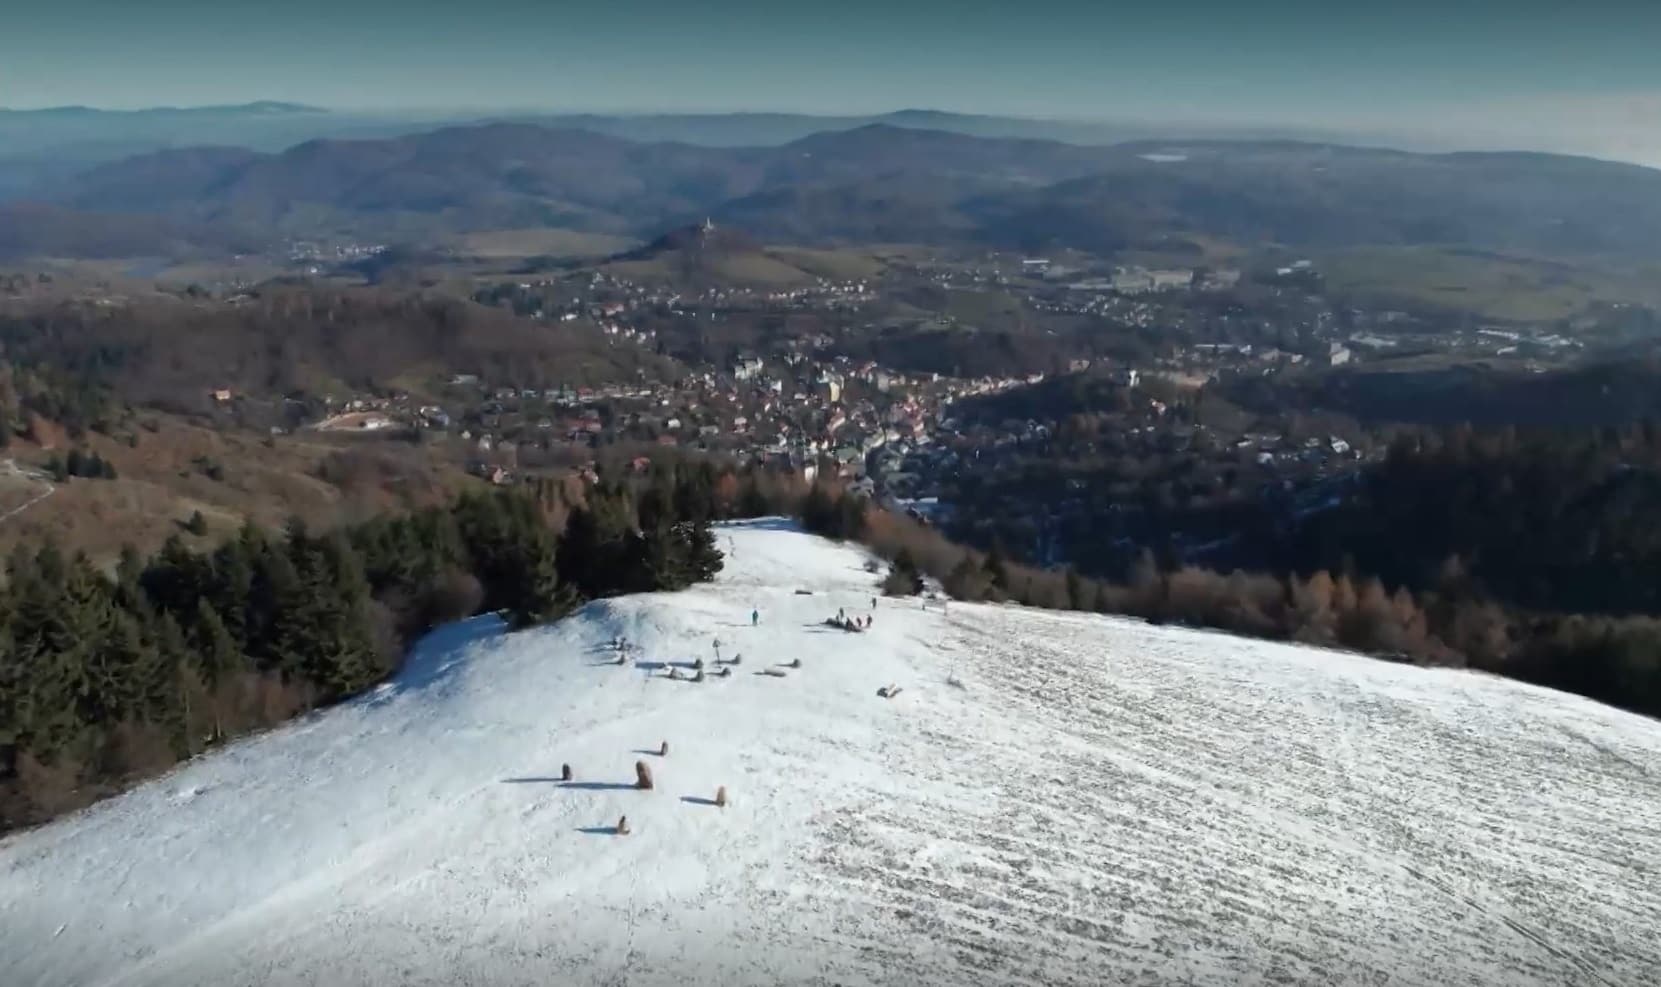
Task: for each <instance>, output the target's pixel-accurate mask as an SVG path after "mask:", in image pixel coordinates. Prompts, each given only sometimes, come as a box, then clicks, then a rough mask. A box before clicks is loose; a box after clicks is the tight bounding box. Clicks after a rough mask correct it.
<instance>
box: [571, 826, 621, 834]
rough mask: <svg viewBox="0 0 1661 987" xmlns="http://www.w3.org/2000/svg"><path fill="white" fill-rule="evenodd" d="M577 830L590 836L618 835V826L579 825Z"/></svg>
mask: <svg viewBox="0 0 1661 987" xmlns="http://www.w3.org/2000/svg"><path fill="white" fill-rule="evenodd" d="M577 832H579V833H584V834H586V835H588V836H617V835H618V833H617V827H616V826H578V827H577Z"/></svg>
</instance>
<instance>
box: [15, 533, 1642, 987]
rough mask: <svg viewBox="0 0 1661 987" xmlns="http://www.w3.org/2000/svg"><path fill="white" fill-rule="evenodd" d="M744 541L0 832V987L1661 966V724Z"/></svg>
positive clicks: (1579, 978) (1531, 693) (1627, 975)
mask: <svg viewBox="0 0 1661 987" xmlns="http://www.w3.org/2000/svg"><path fill="white" fill-rule="evenodd" d="M729 538H730V543H729V544H730V548H731V549H732V554H731V556H730V557H729V559H728V564H727V570H726V572H725V573H723V575H722V577H721V579H720V581H719V582H718V583H717V584H715V585H713V586H705V587H699V588H696V589H693V590H691V591H688V592H685V593H681V594H676V595H660V596H643V597H634V598H628V599H620V600H613V601H608V602H604V603H600V604H595V605H593V606H590V607H589V608H587V609H586V610H584V611H583V612H582V613H581V614H580V615H578V616H576V617H573V618H572V619H569V620H567V621H564V622H563V623H561V624H560V625H558V626H554V627H549V628H544V629H540V630H534V631H529V632H525V633H520V634H512V635H505V634H503V633H501V631H500V629H499V627H498V626H496V625H495V624H494V623H493V622H492V621H491V620H489V619H480V620H475V621H472V622H470V623H467V624H464V625H460V626H456V627H451V628H448V629H445V630H443V631H441V632H439V633H436V634H434V635H433V636H432V637H431V638H430V639H429V640H427V641H426V642H425V643H424V644H423V645H422V646H421V647H420V649H419V650H418V653H417V654H416V655H415V656H414V658H413V659H412V661H411V663H410V666H409V668H408V670H407V671H406V673H405V674H404V675H403V676H402V678H401V679H400V680H399V682H397V683H396V684H395V685H391V686H388V687H386V688H384V689H382V690H381V691H380V692H378V693H376V694H375V695H373V696H371V697H368V698H366V699H365V700H363V701H360V702H357V703H354V704H351V705H348V706H346V707H343V708H339V709H334V710H330V711H327V712H325V713H322V714H320V715H317V716H315V717H313V718H310V719H308V720H306V721H305V722H302V723H300V724H297V725H295V726H293V727H291V728H288V729H284V730H280V731H277V732H275V733H272V734H269V735H266V736H263V737H260V738H256V739H253V740H250V741H248V742H245V743H241V744H237V745H235V746H233V747H232V748H230V749H228V750H225V751H222V752H219V753H217V754H215V755H213V756H211V757H206V758H203V759H201V760H199V761H197V762H195V763H192V764H190V765H187V766H185V767H184V768H182V769H180V770H178V771H176V772H175V773H173V774H172V775H170V776H168V777H166V778H164V779H162V780H160V781H157V782H155V783H153V784H150V785H147V786H145V787H143V788H141V789H138V790H137V791H134V792H132V793H130V794H128V795H127V796H125V797H123V798H119V799H116V800H113V801H110V802H107V803H105V804H102V805H100V806H97V807H95V808H93V809H92V810H90V811H88V812H85V813H82V814H80V815H78V816H75V817H73V818H70V819H66V820H63V821H61V822H59V823H57V824H55V825H52V826H49V827H46V828H44V829H42V830H38V831H35V832H30V833H25V834H21V835H18V836H15V837H13V838H11V839H10V840H8V841H6V842H5V843H4V844H0V984H5V985H8V987H29V985H53V987H58V985H77V987H113V985H141V984H145V985H149V984H154V985H185V984H202V985H214V987H224V985H233V984H268V983H269V984H322V985H334V984H376V985H379V984H389V985H390V984H432V985H441V984H442V985H457V984H478V985H489V987H494V985H497V984H526V985H529V984H537V985H549V984H596V985H597V984H629V985H653V984H663V985H672V984H673V985H680V984H709V985H748V984H795V983H818V984H827V985H829V984H850V985H851V984H864V983H888V984H907V985H910V984H919V985H930V984H933V985H942V987H947V985H950V987H959V985H969V984H980V983H987V984H993V983H1016V984H1040V983H1051V984H1078V985H1085V984H1089V985H1096V984H1102V983H1115V982H1135V983H1208V984H1222V983H1227V984H1234V983H1267V982H1276V983H1286V982H1297V983H1312V984H1339V983H1366V984H1384V983H1390V984H1448V985H1461V987H1464V985H1472V984H1536V983H1540V984H1548V983H1549V984H1598V983H1604V984H1622V985H1628V984H1630V985H1638V984H1643V983H1656V982H1661V932H1658V929H1661V923H1658V919H1661V872H1658V870H1661V724H1656V723H1654V722H1650V721H1647V720H1644V719H1640V718H1637V717H1633V716H1628V715H1624V714H1621V713H1617V712H1614V711H1611V710H1608V709H1604V708H1601V707H1598V706H1596V705H1593V704H1591V703H1588V702H1584V701H1581V700H1578V699H1575V698H1572V697H1567V696H1562V695H1558V694H1554V693H1550V692H1546V691H1543V690H1537V689H1532V688H1527V687H1523V686H1519V685H1517V684H1514V683H1508V682H1504V681H1500V680H1496V679H1491V678H1488V677H1484V676H1478V675H1473V674H1463V673H1455V672H1443V671H1424V670H1419V669H1414V668H1410V667H1404V666H1397V665H1390V664H1385V663H1382V662H1376V661H1371V660H1367V659H1362V658H1356V657H1350V656H1345V655H1339V654H1331V653H1325V652H1319V651H1312V650H1305V649H1299V648H1294V647H1287V646H1281V645H1274V644H1266V643H1261V642H1252V641H1244V640H1236V639H1232V638H1228V637H1224V636H1220V635H1213V634H1206V633H1201V632H1194V631H1187V630H1177V629H1171V628H1153V627H1148V626H1145V625H1141V624H1138V623H1134V622H1128V621H1118V620H1109V619H1105V618H1099V617H1091V616H1084V615H1067V614H1055V613H1045V612H1040V611H1030V610H1024V609H1021V608H1017V607H994V606H967V605H955V604H954V605H952V606H951V608H950V611H949V613H947V614H942V613H941V612H940V611H939V610H938V609H931V610H924V609H922V608H921V607H920V606H919V604H918V602H917V601H915V600H908V601H888V600H884V601H881V602H880V603H879V605H878V607H877V609H876V612H875V613H876V615H875V623H874V626H873V627H872V628H871V630H870V631H869V632H868V633H865V634H863V635H853V634H847V633H844V632H841V631H837V630H833V629H830V628H826V627H824V626H822V625H821V623H820V622H821V621H822V620H823V619H824V618H825V617H826V616H828V615H830V614H832V613H835V612H836V610H837V609H838V608H839V607H842V608H847V609H848V611H849V612H850V613H854V614H864V613H866V612H868V610H869V606H870V597H871V593H872V589H871V584H872V582H873V579H872V577H871V576H870V575H869V574H868V573H866V572H864V571H863V569H862V563H863V562H864V556H863V555H862V554H861V553H860V552H858V551H856V550H854V549H852V548H846V547H838V546H833V545H830V544H828V543H825V542H822V541H819V540H817V539H813V538H810V537H808V536H805V535H802V534H798V533H795V532H792V531H789V530H785V527H784V525H782V524H781V523H768V522H758V523H752V524H746V525H736V526H732V527H730V528H728V529H727V530H726V531H725V532H724V533H723V535H722V540H723V542H727V541H728V539H729ZM798 589H811V590H812V591H813V594H812V595H799V594H797V593H796V592H795V591H796V590H798ZM752 607H754V608H758V609H759V610H760V612H761V617H762V620H761V625H760V626H759V627H757V628H752V627H750V626H749V614H750V611H751V608H752ZM615 635H623V636H625V637H627V638H628V639H630V640H631V641H635V642H638V643H639V645H640V646H641V647H642V650H643V660H642V661H641V662H640V663H639V665H638V666H637V667H630V668H621V667H617V666H615V665H607V664H605V662H606V661H608V660H609V659H610V657H611V655H610V653H609V651H608V650H607V649H606V642H609V641H610V640H611V639H612V637H613V636H615ZM714 638H719V639H720V641H721V644H722V653H723V655H730V654H731V653H733V652H740V653H742V655H743V662H742V664H741V665H739V666H738V667H737V668H736V669H735V673H734V674H733V675H732V676H731V677H730V678H727V679H724V680H714V681H706V682H703V683H691V682H682V681H675V680H672V679H669V678H666V677H664V671H663V669H661V668H655V669H654V668H652V667H651V664H652V663H655V662H691V661H692V660H693V659H694V658H698V657H703V658H706V659H708V658H710V657H712V651H713V648H712V639H714ZM793 658H800V659H801V661H802V664H803V667H802V668H801V669H800V670H792V671H790V672H788V673H787V674H786V675H785V676H784V677H782V678H776V677H772V676H767V675H761V674H758V673H759V672H760V671H761V670H762V669H763V668H764V667H766V666H768V665H769V664H772V663H777V662H785V661H788V660H790V659H793ZM949 676H955V677H956V678H957V679H959V680H961V683H962V687H961V688H958V687H954V686H952V685H948V684H947V679H948V677H949ZM888 684H896V685H899V686H900V687H901V690H902V691H901V692H900V694H899V696H898V697H897V698H895V699H892V700H885V699H881V698H878V696H877V694H876V693H877V689H878V688H879V687H881V686H884V685H888ZM664 740H667V741H668V742H669V744H670V747H671V750H670V753H669V756H668V757H665V758H658V757H655V756H653V755H651V754H645V753H640V752H641V751H646V750H654V749H655V748H656V747H657V746H658V744H659V742H660V741H664ZM636 760H645V761H647V762H648V763H650V765H651V767H652V769H653V771H654V772H655V774H656V781H657V787H656V790H655V791H652V792H638V791H634V790H631V789H629V788H627V787H624V786H627V785H628V784H630V783H631V782H632V781H633V778H634V768H633V766H634V762H635V761H636ZM566 762H568V763H570V764H571V766H572V767H573V769H574V770H575V772H576V778H577V783H575V784H560V783H559V782H557V781H555V780H553V779H555V778H557V777H558V773H559V769H560V765H561V764H562V763H566ZM720 785H725V786H726V787H727V790H728V792H729V794H730V796H731V804H730V805H729V806H728V807H727V808H725V809H720V808H716V807H714V806H712V805H709V804H705V802H704V801H703V800H707V799H710V798H711V797H713V795H714V794H715V790H716V788H717V786H720ZM625 814H626V815H627V816H628V818H629V821H630V824H631V827H632V829H633V832H632V833H631V834H630V835H628V836H617V835H612V834H611V833H610V832H609V831H608V830H609V827H611V826H613V825H614V824H615V823H616V821H617V819H618V817H619V816H622V815H625Z"/></svg>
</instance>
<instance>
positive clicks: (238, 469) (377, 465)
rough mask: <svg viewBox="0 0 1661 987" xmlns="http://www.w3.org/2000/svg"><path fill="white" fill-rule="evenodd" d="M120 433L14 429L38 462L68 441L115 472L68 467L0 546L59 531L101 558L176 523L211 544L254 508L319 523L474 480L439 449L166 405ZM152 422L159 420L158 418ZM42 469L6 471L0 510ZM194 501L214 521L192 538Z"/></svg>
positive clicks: (24, 454)
mask: <svg viewBox="0 0 1661 987" xmlns="http://www.w3.org/2000/svg"><path fill="white" fill-rule="evenodd" d="M139 421H140V422H142V423H144V424H138V423H135V424H134V426H133V427H132V429H131V430H130V432H128V433H124V434H130V435H131V441H133V442H134V443H136V444H132V445H129V442H128V440H127V439H126V438H125V437H124V438H120V439H118V438H112V437H109V436H104V435H98V434H96V433H91V434H89V435H88V436H87V437H86V439H85V440H84V441H82V442H78V443H77V442H72V441H70V440H69V439H68V438H67V437H62V436H58V437H57V438H56V440H55V441H54V448H51V449H42V448H39V447H36V446H33V445H32V444H30V443H28V442H25V441H23V440H14V441H13V443H12V446H11V448H10V449H8V454H9V455H11V456H13V457H15V459H16V461H17V464H18V466H19V467H24V468H28V469H32V470H33V471H34V472H36V473H38V472H39V471H40V469H41V467H42V466H43V465H44V464H45V462H46V461H47V459H48V458H49V457H50V456H51V455H53V454H54V453H55V454H59V455H62V454H64V453H65V452H67V450H68V449H69V448H71V447H73V446H78V447H79V448H82V449H84V450H87V451H89V452H95V453H97V454H98V455H99V456H100V457H102V458H104V459H106V460H108V461H109V462H110V463H111V464H112V465H114V467H115V469H116V474H117V478H116V479H114V480H106V479H86V478H70V479H69V480H66V481H65V482H63V483H59V484H56V485H55V486H56V489H55V490H54V491H53V493H52V495H51V496H50V497H49V498H46V499H43V500H40V501H39V502H38V503H34V504H32V505H30V506H28V507H26V508H25V509H23V510H19V511H17V513H16V514H15V515H12V516H10V517H8V518H5V519H4V520H0V552H4V551H8V550H10V548H11V546H13V545H15V544H18V543H20V542H21V543H24V544H30V545H37V544H39V543H40V542H41V540H43V539H45V538H48V537H50V538H52V539H54V540H56V541H57V543H58V544H59V545H61V546H63V547H64V548H66V549H68V550H71V551H74V550H84V551H86V552H87V553H88V554H89V555H90V556H92V558H93V559H94V560H95V561H97V562H101V563H108V562H110V561H112V560H113V559H115V558H116V556H117V555H118V554H119V552H120V550H121V547H122V545H124V544H132V545H133V546H134V547H136V548H138V549H140V550H141V551H153V550H155V549H156V548H159V547H160V546H161V544H162V542H164V541H165V540H166V539H167V538H168V537H169V536H171V535H174V534H179V535H181V536H183V537H185V538H186V540H187V541H189V542H190V543H192V544H195V545H200V546H206V545H210V544H213V543H214V542H216V541H217V540H218V539H219V538H222V537H223V536H224V535H226V534H228V533H230V532H232V531H234V530H236V529H237V528H238V527H240V526H241V525H242V523H243V521H244V520H246V519H249V518H252V519H253V520H255V521H256V522H257V523H259V524H262V525H265V526H267V527H270V528H273V529H275V528H278V527H280V526H281V525H283V524H284V523H286V522H287V520H288V519H289V518H290V517H300V518H302V519H304V520H306V521H307V522H308V523H311V524H314V525H324V524H331V523H336V522H339V521H342V520H346V519H349V518H354V517H360V516H364V515H367V514H370V513H373V512H375V511H378V510H388V509H396V508H403V507H409V506H415V505H421V504H429V503H436V502H441V501H445V500H448V499H449V498H450V496H451V495H452V494H453V493H454V492H456V491H458V490H460V489H461V488H462V487H463V486H465V485H469V484H473V483H476V482H477V481H475V480H472V479H470V478H468V477H466V476H465V475H463V474H462V472H461V471H460V469H459V468H457V467H456V466H455V465H453V464H447V463H445V462H444V461H443V460H442V458H441V456H440V454H439V453H438V452H437V451H436V450H432V449H422V448H417V447H414V446H411V445H409V444H408V443H403V442H395V441H387V440H384V439H379V438H375V437H371V436H357V435H353V436H340V437H336V438H329V437H326V436H319V435H305V434H301V435H284V436H274V437H272V438H270V439H269V440H267V439H265V438H263V437H261V436H258V435H253V434H250V433H247V432H237V431H230V430H220V429H211V428H207V427H204V426H202V425H198V424H193V423H191V422H188V421H184V420H182V419H179V418H175V417H171V416H166V415H149V414H146V415H143V416H141V417H140V419H139ZM152 427H153V430H152ZM44 486H45V484H44V483H43V482H42V481H40V480H38V479H31V478H28V477H23V476H17V475H14V474H12V473H5V474H3V475H0V512H4V511H5V510H9V509H11V508H15V507H19V506H21V505H23V504H24V503H26V502H28V501H30V500H32V499H34V498H35V497H37V496H38V495H39V494H40V493H41V492H42V489H43V487H44ZM195 511H201V512H202V515H203V517H204V518H205V519H206V520H207V522H208V534H207V535H205V536H203V537H201V538H196V537H194V536H190V535H188V534H185V532H184V528H183V525H184V523H185V522H186V521H188V520H189V519H190V516H191V514H192V513H194V512H195Z"/></svg>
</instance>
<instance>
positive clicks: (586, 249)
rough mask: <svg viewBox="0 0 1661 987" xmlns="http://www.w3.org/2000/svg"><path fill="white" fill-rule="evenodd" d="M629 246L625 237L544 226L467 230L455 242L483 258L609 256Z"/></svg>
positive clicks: (462, 249) (630, 242)
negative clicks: (476, 231)
mask: <svg viewBox="0 0 1661 987" xmlns="http://www.w3.org/2000/svg"><path fill="white" fill-rule="evenodd" d="M633 246H635V241H633V240H631V239H629V238H628V237H621V236H610V235H607V234H604V233H583V232H580V231H577V230H561V229H552V228H545V227H532V228H529V229H517V230H487V231H484V232H480V233H467V234H463V235H462V236H460V237H459V238H458V239H457V242H456V249H457V250H459V251H461V252H462V253H464V254H467V255H468V256H472V257H478V258H481V259H484V260H508V259H514V258H523V257H544V256H546V257H558V258H570V259H583V258H591V257H609V256H611V255H612V254H617V253H621V252H623V251H625V250H628V249H629V248H630V247H633Z"/></svg>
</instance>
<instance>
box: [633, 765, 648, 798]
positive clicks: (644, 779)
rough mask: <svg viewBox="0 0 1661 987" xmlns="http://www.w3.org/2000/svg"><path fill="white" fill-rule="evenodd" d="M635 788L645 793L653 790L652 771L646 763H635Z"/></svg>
mask: <svg viewBox="0 0 1661 987" xmlns="http://www.w3.org/2000/svg"><path fill="white" fill-rule="evenodd" d="M634 787H636V788H638V789H640V790H641V791H643V792H649V791H651V790H652V769H651V768H648V767H647V766H646V762H645V761H636V762H634Z"/></svg>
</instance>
